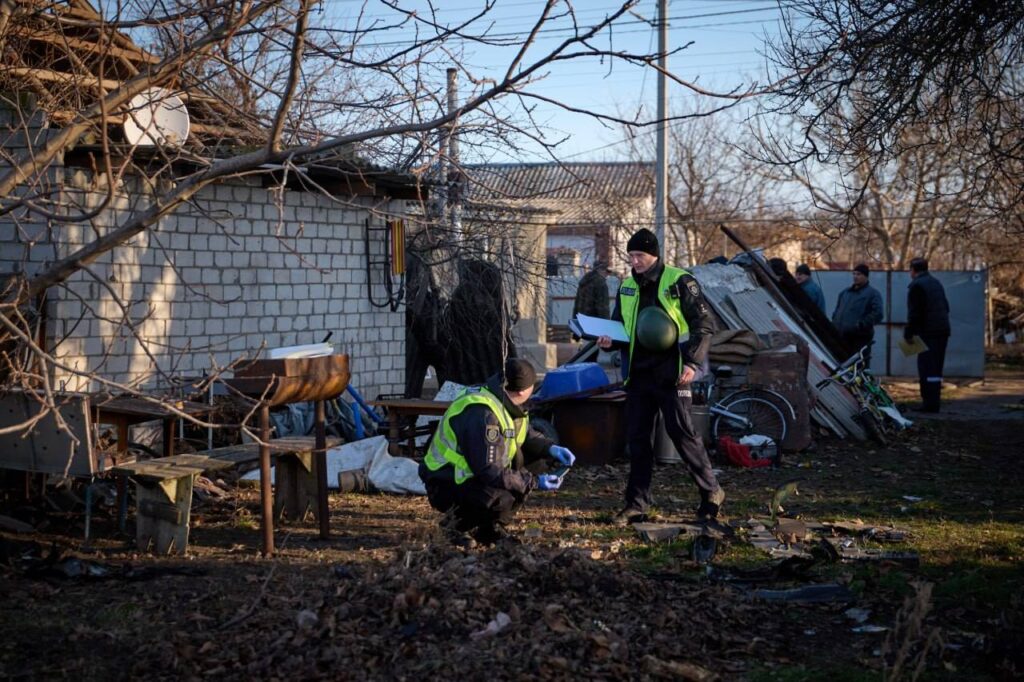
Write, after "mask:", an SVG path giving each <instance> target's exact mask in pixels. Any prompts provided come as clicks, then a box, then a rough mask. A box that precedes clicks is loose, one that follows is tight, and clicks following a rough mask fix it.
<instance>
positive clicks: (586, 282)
mask: <svg viewBox="0 0 1024 682" xmlns="http://www.w3.org/2000/svg"><path fill="white" fill-rule="evenodd" d="M607 278H608V264H607V263H605V262H604V261H600V260H598V261H594V268H593V269H592V270H591V271H590V272H588V273H587V274H585V275H583V277H582V279H580V284H579V287H577V289H576V301H575V302H574V303H573V306H572V315H573V317H576V313H583V314H584V315H590V316H591V317H600V318H602V319H608V298H609V297H608V279H607Z"/></svg>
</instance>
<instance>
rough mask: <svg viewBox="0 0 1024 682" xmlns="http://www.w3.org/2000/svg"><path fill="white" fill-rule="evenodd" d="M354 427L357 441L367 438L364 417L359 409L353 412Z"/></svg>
mask: <svg viewBox="0 0 1024 682" xmlns="http://www.w3.org/2000/svg"><path fill="white" fill-rule="evenodd" d="M352 425H353V426H354V427H355V433H356V440H362V439H364V438H366V431H365V430H364V429H363V415H362V413H361V412H360V411H359V408H358V407H357V408H356V409H354V410H352Z"/></svg>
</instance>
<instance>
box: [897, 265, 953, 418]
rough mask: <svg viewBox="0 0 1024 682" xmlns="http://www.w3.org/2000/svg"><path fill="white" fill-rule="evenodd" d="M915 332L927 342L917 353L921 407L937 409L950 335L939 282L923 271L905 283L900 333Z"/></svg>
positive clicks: (945, 306) (906, 335)
mask: <svg viewBox="0 0 1024 682" xmlns="http://www.w3.org/2000/svg"><path fill="white" fill-rule="evenodd" d="M915 335H916V336H920V337H921V340H922V341H924V344H925V345H926V346H928V350H926V351H924V352H922V353H918V355H917V377H918V381H919V383H920V387H921V402H922V403H923V404H922V406H921V407H922V410H923V411H925V412H938V411H939V405H940V402H941V395H942V369H943V366H944V365H945V363H946V344H947V343H948V342H949V335H950V326H949V302H948V301H947V300H946V290H945V289H944V288H943V287H942V283H941V282H939V280H937V279H935V278H934V277H932V275H931V274H930V273H929V272H927V271H925V272H922V273H921V274H919V275H918V276H917V277H915V278H914V279H912V280H911V281H910V285H909V286H908V287H907V326H906V327H905V328H904V330H903V337H904V338H905V339H907V340H908V341H909V340H910V339H912V338H913V337H914V336H915Z"/></svg>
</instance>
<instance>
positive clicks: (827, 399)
mask: <svg viewBox="0 0 1024 682" xmlns="http://www.w3.org/2000/svg"><path fill="white" fill-rule="evenodd" d="M690 271H691V272H692V273H693V276H694V277H695V278H696V279H697V281H698V282H700V284H701V289H702V290H703V292H704V295H705V297H706V298H707V299H708V302H709V303H710V304H711V307H712V308H714V310H715V312H716V313H718V315H719V317H721V318H722V320H723V322H725V323H726V324H727V325H729V327H731V328H733V329H750V330H751V331H753V332H756V333H759V334H765V333H768V332H773V331H789V332H793V333H795V334H798V335H799V336H800V337H801V338H803V339H804V340H806V341H807V344H808V347H809V348H810V362H809V363H808V367H807V382H808V391H810V392H811V394H812V395H813V396H814V397H815V403H816V404H815V407H814V409H813V410H812V411H811V416H813V417H814V419H815V421H817V422H818V423H819V424H822V425H823V426H825V427H826V428H828V429H830V430H831V431H832V432H833V433H835V434H836V435H839V436H845V435H850V436H853V437H854V438H857V439H859V440H864V439H865V438H866V434H865V433H864V430H863V429H862V428H861V427H860V425H859V424H857V423H856V421H854V416H855V415H856V414H857V413H858V412H859V410H860V408H859V405H858V404H857V401H856V399H855V398H854V397H853V396H852V395H850V393H849V392H848V391H847V390H846V389H844V388H842V387H840V386H837V385H835V384H829V385H827V386H825V388H823V389H820V390H819V389H817V388H815V385H816V384H817V383H818V382H819V381H821V380H823V379H824V378H825V377H827V376H828V374H829V372H828V370H827V369H826V367H825V363H828V364H829V365H831V366H834V365H835V364H836V362H835V359H834V358H833V357H832V356H831V354H830V353H829V352H828V351H827V350H826V349H825V348H824V347H823V346H822V345H821V343H819V342H818V340H817V339H816V338H814V337H812V336H809V335H808V333H807V332H806V331H804V330H803V328H801V327H800V325H798V324H797V323H796V321H795V320H793V319H792V318H791V317H790V316H789V315H788V314H787V313H786V312H785V311H783V310H782V309H781V308H780V307H779V305H778V304H777V303H776V302H775V301H774V299H773V298H772V296H771V295H770V294H769V293H768V292H767V291H766V290H764V289H762V288H759V287H758V286H757V284H756V283H755V282H754V280H753V278H751V277H750V275H749V274H748V273H747V272H746V271H745V270H744V269H743V268H741V267H740V266H738V265H701V266H696V267H694V268H691V269H690Z"/></svg>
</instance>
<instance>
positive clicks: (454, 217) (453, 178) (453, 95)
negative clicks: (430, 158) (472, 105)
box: [445, 68, 465, 243]
mask: <svg viewBox="0 0 1024 682" xmlns="http://www.w3.org/2000/svg"><path fill="white" fill-rule="evenodd" d="M458 73H459V72H458V70H457V69H454V68H451V69H448V113H449V114H451V113H452V112H453V111H455V110H457V109H458V108H459V84H458ZM456 123H457V122H456V121H452V122H451V123H449V124H448V172H447V173H446V174H445V175H446V176H447V177H446V180H447V182H446V185H447V187H446V189H447V195H448V207H447V208H448V211H447V213H448V215H447V217H448V221H449V225H450V226H451V228H452V236H453V238H454V239H455V242H456V243H461V242H462V188H463V186H464V184H465V183H463V181H462V169H461V168H460V167H459V138H458V135H457V134H456V132H455V128H456Z"/></svg>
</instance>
